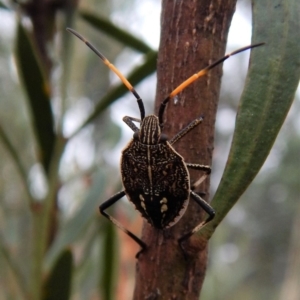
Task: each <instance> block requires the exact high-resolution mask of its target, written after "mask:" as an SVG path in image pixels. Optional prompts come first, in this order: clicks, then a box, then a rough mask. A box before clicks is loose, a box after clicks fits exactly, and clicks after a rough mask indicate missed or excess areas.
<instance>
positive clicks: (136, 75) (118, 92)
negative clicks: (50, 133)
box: [73, 52, 157, 136]
mask: <svg viewBox="0 0 300 300" xmlns="http://www.w3.org/2000/svg"><path fill="white" fill-rule="evenodd" d="M156 60H157V52H149V53H148V54H147V55H146V57H145V62H144V64H143V65H141V66H139V67H137V68H136V69H135V70H133V71H132V73H131V74H130V75H129V76H128V78H127V79H128V81H129V82H130V83H131V84H132V85H133V86H135V85H137V84H138V83H139V82H141V81H142V80H143V79H145V78H146V77H147V76H149V75H150V74H152V73H153V72H155V70H156ZM126 92H128V90H127V88H126V87H125V86H124V84H123V83H122V84H120V85H118V86H117V87H115V88H113V89H112V90H111V91H110V92H109V93H108V94H107V95H106V96H105V97H103V98H102V99H101V100H100V102H99V103H98V104H97V105H96V107H95V110H94V111H93V113H92V114H91V115H90V116H89V117H88V118H87V119H86V121H85V122H84V123H83V124H82V125H81V127H80V128H79V129H78V130H77V131H76V132H75V133H74V134H73V136H74V135H76V134H77V133H78V132H79V131H80V130H81V129H82V128H84V127H85V126H86V125H88V124H90V122H92V121H93V120H94V119H95V118H96V117H98V116H99V115H100V114H101V113H102V112H103V111H104V110H105V109H106V108H107V107H108V106H109V105H111V104H112V103H113V102H114V101H116V100H117V99H118V98H120V97H121V96H123V95H124V94H125V93H126Z"/></svg>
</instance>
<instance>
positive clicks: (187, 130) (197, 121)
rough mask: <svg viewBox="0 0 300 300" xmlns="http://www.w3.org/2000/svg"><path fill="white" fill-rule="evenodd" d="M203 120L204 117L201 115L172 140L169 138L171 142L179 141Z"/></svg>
mask: <svg viewBox="0 0 300 300" xmlns="http://www.w3.org/2000/svg"><path fill="white" fill-rule="evenodd" d="M202 121H203V117H202V116H201V117H199V118H197V119H195V120H194V121H192V122H191V123H190V124H188V125H187V126H186V127H184V128H183V129H181V130H180V131H179V132H178V133H177V134H176V135H175V136H174V137H173V138H172V139H171V140H169V143H170V144H171V145H173V144H175V143H176V142H177V141H179V140H180V139H181V138H182V137H184V136H185V135H186V134H187V133H188V132H190V131H191V130H192V129H194V128H195V127H196V126H198V125H199V124H200V123H201V122H202Z"/></svg>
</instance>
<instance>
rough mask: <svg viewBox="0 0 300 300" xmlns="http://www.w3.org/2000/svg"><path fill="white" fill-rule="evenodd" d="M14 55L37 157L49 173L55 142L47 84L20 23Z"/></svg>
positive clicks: (31, 45)
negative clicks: (28, 111) (29, 112)
mask: <svg viewBox="0 0 300 300" xmlns="http://www.w3.org/2000/svg"><path fill="white" fill-rule="evenodd" d="M16 58H17V65H18V70H19V74H20V77H21V79H22V82H23V85H24V87H25V90H26V93H27V96H28V104H29V108H30V110H31V114H32V122H33V127H34V131H35V133H36V137H37V141H38V145H39V157H40V160H41V162H42V164H43V166H44V168H45V170H46V171H47V172H48V170H49V165H50V161H51V156H52V152H53V147H54V141H55V133H54V121H53V115H52V110H51V104H50V85H49V82H48V80H46V77H45V76H44V73H43V69H42V67H41V65H40V63H39V60H38V57H37V54H36V49H35V47H34V46H33V43H32V41H31V39H30V37H29V35H28V33H27V32H26V30H25V28H24V27H23V26H22V24H21V23H18V26H17V34H16Z"/></svg>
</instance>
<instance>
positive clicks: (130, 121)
mask: <svg viewBox="0 0 300 300" xmlns="http://www.w3.org/2000/svg"><path fill="white" fill-rule="evenodd" d="M123 122H125V123H126V125H127V126H128V127H130V128H131V129H132V131H133V132H138V131H139V130H140V129H139V128H138V127H136V126H135V124H134V123H133V122H138V123H141V120H140V119H137V118H133V117H128V116H125V117H123Z"/></svg>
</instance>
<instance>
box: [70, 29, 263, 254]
mask: <svg viewBox="0 0 300 300" xmlns="http://www.w3.org/2000/svg"><path fill="white" fill-rule="evenodd" d="M67 30H68V31H69V32H71V33H73V34H74V35H75V36H77V37H78V38H79V39H80V40H82V41H83V42H84V43H85V44H86V45H87V46H88V47H89V48H90V49H91V50H92V51H93V52H95V54H96V55H97V56H98V57H100V59H101V60H102V61H103V63H104V64H105V65H106V66H107V67H108V68H110V69H111V70H112V71H113V72H114V73H115V74H116V75H117V76H118V77H119V78H120V79H121V81H122V82H123V83H124V85H125V86H126V87H127V88H128V90H129V91H130V92H131V93H132V94H133V95H134V97H135V98H136V100H137V104H138V106H139V110H140V119H137V118H133V117H129V116H125V117H124V118H123V121H124V122H125V123H126V124H127V125H128V126H129V127H130V128H131V129H132V131H133V132H134V133H133V138H132V139H131V140H130V141H129V143H128V144H127V146H126V147H125V148H124V149H123V151H122V155H121V163H120V166H121V178H122V183H123V187H124V189H123V190H122V191H121V192H118V193H117V194H115V195H113V196H112V197H110V198H109V199H108V200H106V201H105V202H103V203H102V204H101V205H100V207H99V209H100V213H101V214H102V215H104V216H105V217H106V218H107V219H109V220H110V221H111V222H113V223H114V224H115V225H116V226H117V227H119V228H120V229H121V230H122V231H124V232H125V233H126V234H127V235H128V236H130V237H131V238H132V239H133V240H134V241H136V242H137V243H138V244H139V245H140V246H141V250H140V251H139V252H138V253H137V257H138V255H139V254H140V253H141V252H142V251H144V250H145V249H147V245H146V244H145V243H144V242H143V241H142V240H141V239H140V238H138V237H137V236H136V235H135V234H133V233H132V232H131V231H129V230H127V229H126V228H125V227H124V226H122V225H121V224H120V223H119V222H118V221H117V220H116V219H115V218H113V217H112V216H110V215H109V214H107V213H106V212H105V210H106V209H107V208H109V207H110V206H112V205H113V204H115V203H116V202H117V201H119V200H120V199H121V198H123V197H124V196H126V197H127V198H128V200H129V201H130V202H132V203H133V204H134V206H135V208H136V209H137V210H138V211H139V212H140V213H141V215H142V217H143V218H145V219H146V220H147V221H148V222H149V223H150V224H151V225H152V226H154V227H156V228H158V229H162V230H163V229H166V228H169V227H171V226H173V225H174V224H176V223H177V222H178V221H179V220H180V218H181V217H182V216H183V214H184V212H185V210H186V208H187V206H188V202H189V199H190V198H191V199H193V200H194V201H196V203H197V204H198V205H199V206H200V207H201V208H202V209H203V210H204V211H205V212H206V213H207V214H208V217H207V219H206V220H205V221H203V222H201V223H200V224H199V225H197V226H196V227H195V228H194V229H192V230H191V231H189V232H187V233H186V234H184V235H183V236H182V237H181V238H180V239H179V240H178V241H179V244H180V245H181V243H182V242H183V241H184V240H186V239H187V238H189V237H190V236H191V235H192V234H193V233H195V232H196V231H198V230H199V229H201V228H202V227H203V226H204V225H205V224H207V223H208V222H209V221H211V220H212V219H213V218H214V215H215V211H214V209H213V208H212V207H211V206H210V205H209V204H208V203H207V202H206V201H205V200H204V199H202V198H201V196H200V195H199V194H197V193H195V192H194V191H193V189H194V188H195V187H196V186H198V185H199V184H200V183H201V182H203V180H205V178H206V177H207V176H208V175H209V174H210V171H211V168H210V166H207V165H201V164H193V163H186V162H185V161H184V159H183V157H182V156H181V155H180V154H179V153H177V152H176V151H175V149H174V148H173V144H175V143H176V142H177V141H178V140H180V139H181V138H182V137H184V136H185V135H186V134H187V133H188V132H190V131H191V130H192V129H194V128H195V127H196V126H198V125H199V124H200V123H201V122H202V120H203V117H199V118H197V119H195V120H194V121H192V122H191V123H190V124H188V125H187V126H186V127H184V128H183V129H182V130H181V131H180V132H178V133H177V134H176V135H175V136H174V137H173V138H171V139H170V140H168V139H167V137H166V136H165V135H164V134H163V133H162V130H163V125H164V122H163V116H164V111H165V107H166V105H167V104H168V102H169V101H170V99H172V98H174V97H176V96H177V94H178V93H180V92H181V91H182V90H183V89H185V88H186V87H187V86H189V85H190V84H191V83H193V82H194V81H195V80H197V79H198V78H200V77H202V76H203V75H205V74H207V72H209V70H211V69H212V68H214V67H215V66H217V65H219V64H221V63H222V62H223V61H224V60H226V59H228V58H229V57H230V56H232V55H235V54H237V53H240V52H242V51H245V50H248V49H251V48H254V47H258V46H261V45H262V44H263V43H259V44H254V45H250V46H247V47H243V48H241V49H238V50H236V51H234V52H232V53H230V54H227V55H225V56H224V57H222V58H221V59H219V60H217V61H215V62H214V63H212V64H210V65H208V66H207V67H206V68H204V69H202V70H200V71H199V72H198V73H196V74H194V75H192V76H191V77H189V78H188V79H187V80H185V81H184V82H183V83H181V84H180V85H179V86H178V87H177V88H175V89H174V90H173V91H172V92H171V93H170V94H169V95H168V96H167V97H166V99H165V100H164V101H162V103H161V105H160V108H159V113H158V116H156V115H149V116H145V109H144V104H143V101H142V99H141V98H140V96H139V95H138V93H137V92H136V91H135V89H134V88H133V86H132V85H131V84H130V83H129V82H128V80H127V79H126V78H125V77H124V76H123V75H122V74H121V73H120V71H119V70H118V69H117V68H116V67H115V66H114V65H113V64H111V63H110V62H109V61H108V59H107V58H106V57H105V56H104V55H103V54H102V53H101V52H99V51H98V50H97V49H96V48H95V47H94V46H93V45H92V44H91V43H90V42H88V41H87V40H86V39H85V38H84V37H82V36H81V35H80V34H79V33H77V32H76V31H75V30H73V29H70V28H68V29H67ZM135 122H136V123H140V127H137V126H136V125H135ZM188 169H194V170H199V171H202V172H204V174H203V175H202V176H201V177H200V178H199V179H198V180H197V182H196V183H194V184H193V186H191V183H190V176H189V171H188Z"/></svg>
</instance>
